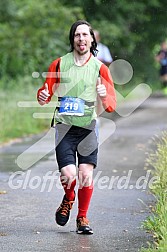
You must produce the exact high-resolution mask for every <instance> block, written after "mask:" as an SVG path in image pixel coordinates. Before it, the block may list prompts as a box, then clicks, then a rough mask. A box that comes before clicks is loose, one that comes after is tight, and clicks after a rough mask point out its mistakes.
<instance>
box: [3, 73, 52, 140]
mask: <svg viewBox="0 0 167 252" xmlns="http://www.w3.org/2000/svg"><path fill="white" fill-rule="evenodd" d="M6 81H8V86H9V88H8V90H5V91H4V89H0V100H1V113H0V121H1V123H0V144H2V143H4V142H8V141H9V140H10V139H15V138H20V137H24V136H27V135H32V134H37V133H41V132H42V131H44V130H46V129H48V128H49V127H50V120H51V119H35V118H33V113H35V112H37V113H40V112H42V113H43V112H48V113H51V114H53V110H54V109H53V108H48V107H47V106H45V107H41V106H40V105H39V107H37V108H36V107H30V108H23V107H19V106H18V102H20V101H24V102H25V101H33V102H35V101H36V93H37V89H38V87H39V86H37V84H36V83H35V82H34V83H33V80H32V78H31V77H27V76H26V77H24V78H23V77H22V78H17V79H16V80H14V79H11V80H9V79H6V78H3V79H1V81H0V84H1V86H2V85H4V84H5V83H6ZM2 82H3V83H2Z"/></svg>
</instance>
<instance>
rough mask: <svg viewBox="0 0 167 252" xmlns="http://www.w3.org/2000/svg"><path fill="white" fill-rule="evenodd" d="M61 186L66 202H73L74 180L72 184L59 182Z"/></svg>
mask: <svg viewBox="0 0 167 252" xmlns="http://www.w3.org/2000/svg"><path fill="white" fill-rule="evenodd" d="M61 184H62V186H63V188H64V191H65V194H66V198H67V199H68V200H74V198H75V192H74V188H75V185H76V179H74V180H73V181H72V182H69V183H68V184H66V183H64V182H63V181H61Z"/></svg>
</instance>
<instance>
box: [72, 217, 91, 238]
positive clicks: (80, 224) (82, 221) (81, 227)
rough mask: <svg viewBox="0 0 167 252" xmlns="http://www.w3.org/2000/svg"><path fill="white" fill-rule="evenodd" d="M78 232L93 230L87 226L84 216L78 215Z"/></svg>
mask: <svg viewBox="0 0 167 252" xmlns="http://www.w3.org/2000/svg"><path fill="white" fill-rule="evenodd" d="M76 232H77V233H78V234H88V235H89V234H93V230H92V229H91V228H90V226H89V221H88V219H86V218H85V217H79V218H78V219H77V230H76Z"/></svg>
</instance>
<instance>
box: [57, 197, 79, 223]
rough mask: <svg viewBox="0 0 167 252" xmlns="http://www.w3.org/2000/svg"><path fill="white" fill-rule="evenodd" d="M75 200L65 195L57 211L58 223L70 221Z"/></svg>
mask: <svg viewBox="0 0 167 252" xmlns="http://www.w3.org/2000/svg"><path fill="white" fill-rule="evenodd" d="M74 200H75V198H74ZM74 200H68V199H67V198H66V195H64V198H63V200H62V203H61V205H60V206H59V208H58V209H57V211H56V213H55V220H56V222H57V224H58V225H60V226H64V225H65V224H66V223H67V222H68V220H69V217H70V210H71V209H72V205H73V203H74Z"/></svg>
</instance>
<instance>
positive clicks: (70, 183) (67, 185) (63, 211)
mask: <svg viewBox="0 0 167 252" xmlns="http://www.w3.org/2000/svg"><path fill="white" fill-rule="evenodd" d="M60 180H61V183H62V186H63V188H64V191H65V195H64V197H63V200H62V203H61V205H60V207H59V208H58V209H57V211H56V214H55V219H56V222H57V224H58V225H60V226H64V225H65V224H66V223H67V222H68V220H69V217H70V210H71V209H72V205H73V203H74V200H75V191H74V188H75V185H76V168H75V165H67V166H65V167H63V168H62V169H61V176H60Z"/></svg>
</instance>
